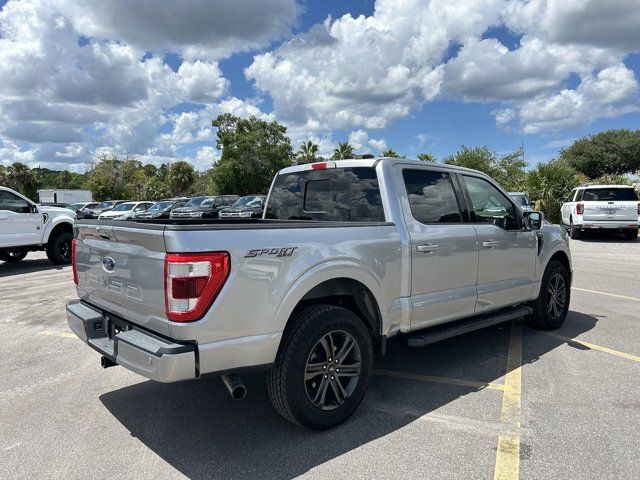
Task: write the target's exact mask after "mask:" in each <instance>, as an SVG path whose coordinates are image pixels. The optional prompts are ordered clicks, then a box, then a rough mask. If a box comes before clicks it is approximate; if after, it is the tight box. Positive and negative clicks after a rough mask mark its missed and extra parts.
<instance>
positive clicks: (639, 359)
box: [540, 331, 640, 362]
mask: <svg viewBox="0 0 640 480" xmlns="http://www.w3.org/2000/svg"><path fill="white" fill-rule="evenodd" d="M540 333H543V334H545V335H547V336H549V337H554V338H559V339H560V340H564V341H565V342H569V343H577V344H580V345H583V346H585V347H588V348H590V349H592V350H599V351H601V352H605V353H609V354H611V355H615V356H616V357H622V358H626V359H627V360H633V361H634V362H640V357H639V356H637V355H632V354H630V353H624V352H621V351H619V350H614V349H613V348H608V347H603V346H601V345H596V344H595V343H590V342H585V341H583V340H577V339H575V338H570V337H565V336H564V335H559V334H557V333H554V332H543V331H540Z"/></svg>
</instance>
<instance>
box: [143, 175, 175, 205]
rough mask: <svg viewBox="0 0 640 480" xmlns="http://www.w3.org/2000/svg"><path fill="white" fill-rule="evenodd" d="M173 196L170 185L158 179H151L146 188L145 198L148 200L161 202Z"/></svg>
mask: <svg viewBox="0 0 640 480" xmlns="http://www.w3.org/2000/svg"><path fill="white" fill-rule="evenodd" d="M170 196H171V189H170V188H169V185H167V184H166V183H164V182H163V181H162V180H161V179H160V178H158V177H152V178H150V179H149V180H148V181H147V183H146V185H145V187H144V198H145V199H147V200H161V199H163V198H167V197H170Z"/></svg>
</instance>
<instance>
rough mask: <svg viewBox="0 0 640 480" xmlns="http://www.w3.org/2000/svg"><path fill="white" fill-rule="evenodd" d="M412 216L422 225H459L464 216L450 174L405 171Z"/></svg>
mask: <svg viewBox="0 0 640 480" xmlns="http://www.w3.org/2000/svg"><path fill="white" fill-rule="evenodd" d="M402 177H403V179H404V184H405V187H406V189H407V196H408V197H409V206H410V207H411V214H412V215H413V218H415V219H416V220H417V221H419V222H420V223H458V222H462V215H461V214H460V208H459V206H458V201H457V199H456V194H455V191H454V189H453V184H452V183H451V178H450V177H449V174H448V173H442V172H434V171H429V170H403V171H402Z"/></svg>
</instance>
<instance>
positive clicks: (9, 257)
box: [0, 250, 29, 263]
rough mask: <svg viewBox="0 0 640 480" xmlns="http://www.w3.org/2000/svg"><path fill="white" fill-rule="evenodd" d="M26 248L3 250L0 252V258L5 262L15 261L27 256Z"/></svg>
mask: <svg viewBox="0 0 640 480" xmlns="http://www.w3.org/2000/svg"><path fill="white" fill-rule="evenodd" d="M27 253H29V251H28V250H4V251H1V252H0V260H2V261H3V262H7V263H17V262H19V261H20V260H22V259H23V258H24V257H26V256H27Z"/></svg>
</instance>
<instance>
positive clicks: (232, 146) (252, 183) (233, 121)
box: [211, 113, 294, 195]
mask: <svg viewBox="0 0 640 480" xmlns="http://www.w3.org/2000/svg"><path fill="white" fill-rule="evenodd" d="M212 124H213V126H214V127H217V128H218V139H217V142H216V147H217V148H218V149H221V150H222V155H221V157H220V160H218V161H217V162H216V163H215V165H214V166H213V169H212V173H211V174H212V177H213V182H214V183H215V186H216V189H217V191H218V192H219V193H221V194H236V195H247V194H252V193H265V192H266V191H267V189H268V188H269V185H270V184H271V180H272V179H273V176H274V175H275V173H276V172H277V171H278V170H280V169H282V168H284V167H288V166H290V165H291V164H292V162H293V158H294V156H293V149H292V148H291V141H290V140H289V137H287V135H286V133H287V128H286V127H285V126H283V125H280V124H279V123H277V122H265V121H264V120H259V119H257V118H256V117H250V118H248V119H242V118H239V117H236V116H234V115H231V114H228V113H225V114H222V115H220V116H218V118H217V119H215V120H214V121H213V122H212Z"/></svg>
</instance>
